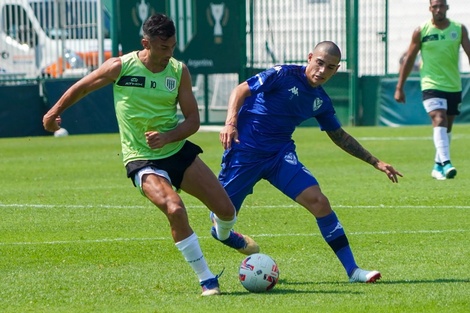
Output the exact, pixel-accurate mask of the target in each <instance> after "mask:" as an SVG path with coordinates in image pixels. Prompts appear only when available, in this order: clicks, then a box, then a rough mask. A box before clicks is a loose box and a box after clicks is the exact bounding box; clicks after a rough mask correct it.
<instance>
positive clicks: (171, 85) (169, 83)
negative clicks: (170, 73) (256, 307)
mask: <svg viewBox="0 0 470 313" xmlns="http://www.w3.org/2000/svg"><path fill="white" fill-rule="evenodd" d="M165 86H166V88H167V89H168V90H169V91H173V90H175V88H176V79H174V78H173V77H167V78H166V80H165Z"/></svg>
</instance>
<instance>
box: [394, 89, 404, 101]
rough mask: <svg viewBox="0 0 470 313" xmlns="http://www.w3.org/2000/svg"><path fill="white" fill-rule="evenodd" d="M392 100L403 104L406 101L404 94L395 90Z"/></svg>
mask: <svg viewBox="0 0 470 313" xmlns="http://www.w3.org/2000/svg"><path fill="white" fill-rule="evenodd" d="M393 98H394V99H395V101H396V102H399V103H405V101H406V97H405V93H404V92H403V90H402V89H396V90H395V95H394V96H393Z"/></svg>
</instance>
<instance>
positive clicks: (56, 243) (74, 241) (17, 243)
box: [0, 229, 469, 246]
mask: <svg viewBox="0 0 470 313" xmlns="http://www.w3.org/2000/svg"><path fill="white" fill-rule="evenodd" d="M468 231H469V230H468V229H448V230H432V229H430V230H404V231H395V230H393V231H377V232H348V233H347V235H348V236H362V235H410V234H411V235H417V234H445V233H466V232H468ZM250 236H252V237H254V238H257V237H318V236H321V234H319V233H311V234H257V235H256V234H253V235H252V234H250ZM198 238H199V239H212V237H211V236H198ZM165 240H171V238H170V237H154V238H103V239H95V240H57V241H43V242H0V246H28V245H31V246H33V245H36V246H38V245H64V244H86V243H92V244H93V243H113V242H129V241H165Z"/></svg>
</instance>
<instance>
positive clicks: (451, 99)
mask: <svg viewBox="0 0 470 313" xmlns="http://www.w3.org/2000/svg"><path fill="white" fill-rule="evenodd" d="M422 95H423V101H424V100H427V99H431V98H441V99H446V100H447V115H460V111H459V107H460V104H461V103H462V92H461V91H458V92H445V91H440V90H435V89H427V90H423V92H422Z"/></svg>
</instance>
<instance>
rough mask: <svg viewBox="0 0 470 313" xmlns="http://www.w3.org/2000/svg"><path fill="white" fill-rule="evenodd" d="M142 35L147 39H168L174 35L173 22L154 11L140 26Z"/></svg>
mask: <svg viewBox="0 0 470 313" xmlns="http://www.w3.org/2000/svg"><path fill="white" fill-rule="evenodd" d="M142 31H143V33H144V37H145V36H146V37H148V38H149V39H152V38H155V37H161V38H163V39H168V38H170V37H172V36H174V35H175V33H176V29H175V23H173V20H172V19H171V18H169V17H168V16H166V15H165V14H162V13H156V14H153V15H152V16H150V17H149V18H148V19H147V20H146V21H145V23H144V25H143V26H142Z"/></svg>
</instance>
